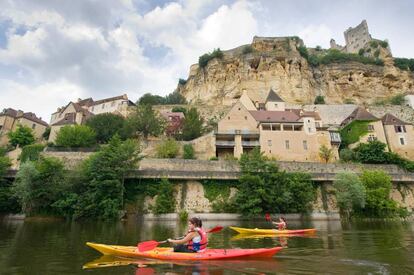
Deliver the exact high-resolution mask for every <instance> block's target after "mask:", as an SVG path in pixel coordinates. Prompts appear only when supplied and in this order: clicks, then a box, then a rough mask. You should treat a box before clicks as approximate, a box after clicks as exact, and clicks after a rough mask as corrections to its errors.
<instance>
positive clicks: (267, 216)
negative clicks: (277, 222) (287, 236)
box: [265, 213, 272, 222]
mask: <svg viewBox="0 0 414 275" xmlns="http://www.w3.org/2000/svg"><path fill="white" fill-rule="evenodd" d="M265 219H266V221H268V222H270V221H271V220H272V218H271V217H270V214H269V213H266V214H265Z"/></svg>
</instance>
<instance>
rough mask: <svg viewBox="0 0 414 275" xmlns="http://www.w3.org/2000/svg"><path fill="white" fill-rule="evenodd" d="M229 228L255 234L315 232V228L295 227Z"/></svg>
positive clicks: (242, 232)
mask: <svg viewBox="0 0 414 275" xmlns="http://www.w3.org/2000/svg"><path fill="white" fill-rule="evenodd" d="M230 228H231V229H233V230H234V231H236V232H238V233H240V234H255V235H302V234H314V233H315V232H316V229H315V228H309V229H295V230H288V229H286V230H277V229H260V228H242V227H235V226H230Z"/></svg>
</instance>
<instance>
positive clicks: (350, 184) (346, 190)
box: [333, 172, 366, 217]
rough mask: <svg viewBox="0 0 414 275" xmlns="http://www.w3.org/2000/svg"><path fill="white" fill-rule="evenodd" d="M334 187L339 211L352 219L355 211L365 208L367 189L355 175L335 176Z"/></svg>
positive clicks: (348, 173) (339, 174)
mask: <svg viewBox="0 0 414 275" xmlns="http://www.w3.org/2000/svg"><path fill="white" fill-rule="evenodd" d="M333 187H334V188H335V191H336V199H337V204H338V207H339V209H340V210H341V212H342V213H343V214H345V215H346V216H347V217H350V215H351V213H352V212H353V210H354V209H357V208H364V206H365V193H366V191H365V187H364V185H362V182H361V180H360V179H359V177H358V176H357V175H356V174H355V173H350V172H341V173H338V174H337V175H336V176H335V180H334V184H333Z"/></svg>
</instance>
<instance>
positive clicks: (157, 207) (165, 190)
mask: <svg viewBox="0 0 414 275" xmlns="http://www.w3.org/2000/svg"><path fill="white" fill-rule="evenodd" d="M175 204H176V202H175V199H174V187H173V185H172V184H171V183H170V182H169V181H168V180H167V179H165V178H163V179H161V182H160V184H159V187H158V195H157V197H156V199H155V204H154V206H153V207H152V211H153V212H154V214H155V215H160V214H166V213H172V212H175Z"/></svg>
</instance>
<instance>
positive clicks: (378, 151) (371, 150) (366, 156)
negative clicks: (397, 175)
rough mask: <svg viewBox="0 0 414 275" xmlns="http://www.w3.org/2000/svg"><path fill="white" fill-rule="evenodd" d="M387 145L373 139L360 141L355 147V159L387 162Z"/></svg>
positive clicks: (368, 161) (367, 161)
mask: <svg viewBox="0 0 414 275" xmlns="http://www.w3.org/2000/svg"><path fill="white" fill-rule="evenodd" d="M386 146H387V145H385V144H384V143H382V142H380V141H378V140H374V141H370V142H368V143H360V144H359V145H358V146H357V147H356V148H355V149H354V151H355V156H356V159H357V160H358V161H360V162H362V163H374V164H381V163H388V156H387V153H386V152H385V148H386Z"/></svg>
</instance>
